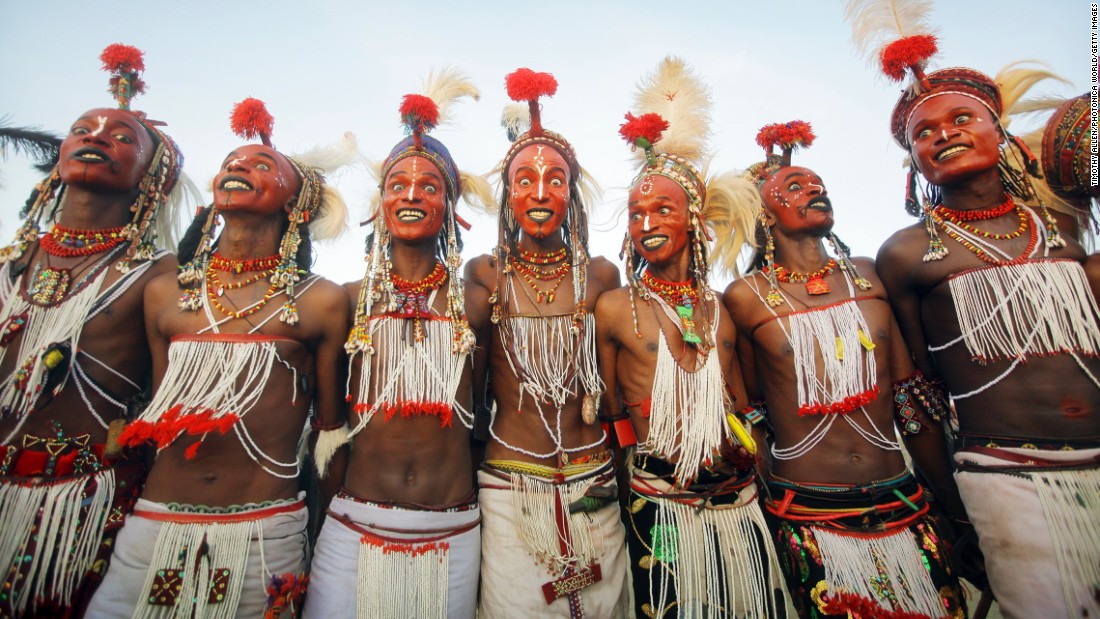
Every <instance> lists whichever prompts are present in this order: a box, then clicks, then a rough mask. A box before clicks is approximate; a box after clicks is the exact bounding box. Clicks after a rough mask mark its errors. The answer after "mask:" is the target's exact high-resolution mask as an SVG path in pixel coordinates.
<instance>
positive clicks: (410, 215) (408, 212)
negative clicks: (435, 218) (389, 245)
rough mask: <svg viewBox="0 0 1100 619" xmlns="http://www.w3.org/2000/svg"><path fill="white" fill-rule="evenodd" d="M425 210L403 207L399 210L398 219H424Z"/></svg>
mask: <svg viewBox="0 0 1100 619" xmlns="http://www.w3.org/2000/svg"><path fill="white" fill-rule="evenodd" d="M424 216H425V214H424V212H423V211H418V210H415V209H401V210H399V211H397V219H398V220H400V221H420V220H421V219H424Z"/></svg>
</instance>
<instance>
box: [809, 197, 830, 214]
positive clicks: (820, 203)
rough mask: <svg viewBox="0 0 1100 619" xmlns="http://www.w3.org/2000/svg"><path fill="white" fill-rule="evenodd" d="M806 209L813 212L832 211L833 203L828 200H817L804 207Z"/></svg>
mask: <svg viewBox="0 0 1100 619" xmlns="http://www.w3.org/2000/svg"><path fill="white" fill-rule="evenodd" d="M806 208H807V209H812V210H815V211H831V210H833V203H832V202H830V201H829V199H828V198H817V199H815V200H814V201H813V202H810V203H809V204H807V205H806Z"/></svg>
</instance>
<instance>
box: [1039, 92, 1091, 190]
mask: <svg viewBox="0 0 1100 619" xmlns="http://www.w3.org/2000/svg"><path fill="white" fill-rule="evenodd" d="M1089 110H1090V98H1089V94H1088V93H1085V94H1083V95H1081V96H1079V97H1074V98H1073V99H1070V100H1069V101H1066V102H1065V103H1063V104H1062V105H1061V106H1060V107H1059V108H1058V109H1057V110H1056V111H1055V112H1054V114H1053V115H1052V116H1051V117H1050V119H1049V120H1047V124H1046V126H1045V127H1044V129H1043V140H1042V145H1043V151H1042V152H1043V156H1042V161H1043V176H1044V177H1045V178H1046V180H1047V184H1048V185H1050V188H1051V189H1052V190H1054V191H1055V192H1056V193H1058V194H1061V195H1063V196H1070V197H1085V196H1088V195H1089V190H1090V189H1092V188H1093V187H1094V185H1093V183H1092V174H1091V171H1090V170H1091V168H1090V166H1091V163H1092V151H1091V147H1092V140H1093V135H1092V124H1091V122H1090V121H1091V116H1090V113H1089Z"/></svg>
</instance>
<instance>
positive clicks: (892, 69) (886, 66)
mask: <svg viewBox="0 0 1100 619" xmlns="http://www.w3.org/2000/svg"><path fill="white" fill-rule="evenodd" d="M938 51H939V48H938V47H937V46H936V37H934V36H932V35H930V34H915V35H913V36H908V37H902V38H900V39H898V40H897V41H894V42H893V43H891V44H889V45H887V46H886V47H884V48H882V53H881V54H879V60H881V61H882V72H883V73H885V74H886V76H887V77H889V78H891V79H893V80H894V81H895V82H900V81H901V80H903V79H905V71H906V70H907V69H913V70H916V69H919V68H920V67H922V66H923V65H924V63H925V62H926V61H927V60H928V59H929V58H931V57H932V56H934V55H935V54H936V52H938Z"/></svg>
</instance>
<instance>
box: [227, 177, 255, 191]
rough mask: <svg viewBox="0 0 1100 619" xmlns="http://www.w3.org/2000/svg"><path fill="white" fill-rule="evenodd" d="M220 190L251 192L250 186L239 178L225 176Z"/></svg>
mask: <svg viewBox="0 0 1100 619" xmlns="http://www.w3.org/2000/svg"><path fill="white" fill-rule="evenodd" d="M220 189H222V190H223V191H252V185H250V184H249V183H248V181H246V180H244V179H243V178H241V177H239V176H227V177H225V178H223V179H222V184H221V186H220Z"/></svg>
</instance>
